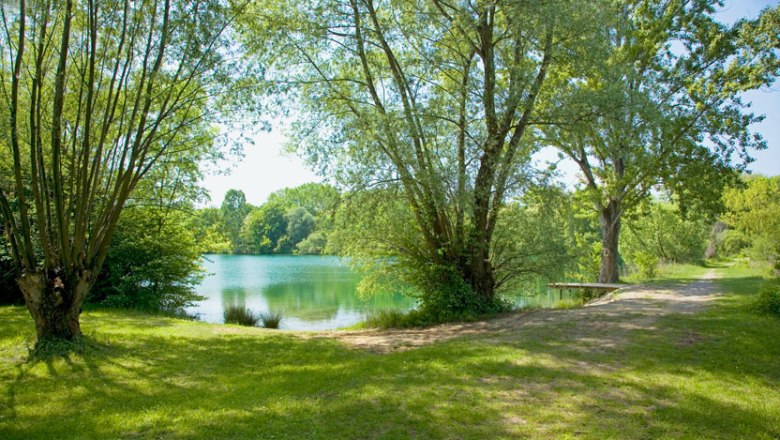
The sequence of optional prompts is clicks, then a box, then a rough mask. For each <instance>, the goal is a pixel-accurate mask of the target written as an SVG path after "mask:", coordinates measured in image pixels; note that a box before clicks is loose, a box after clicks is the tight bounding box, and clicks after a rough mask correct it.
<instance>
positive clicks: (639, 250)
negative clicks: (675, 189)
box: [620, 201, 711, 278]
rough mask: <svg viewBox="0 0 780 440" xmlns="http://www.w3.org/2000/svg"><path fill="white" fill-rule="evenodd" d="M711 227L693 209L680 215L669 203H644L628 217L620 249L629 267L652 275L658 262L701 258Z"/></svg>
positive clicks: (649, 275) (645, 275) (694, 260)
mask: <svg viewBox="0 0 780 440" xmlns="http://www.w3.org/2000/svg"><path fill="white" fill-rule="evenodd" d="M710 229H711V228H710V225H709V222H708V221H707V219H706V218H705V217H704V216H701V215H697V213H695V212H692V211H688V212H687V215H683V214H682V213H681V212H680V211H679V210H678V208H677V207H676V206H675V205H672V204H670V203H666V202H661V201H655V202H651V203H647V204H645V205H644V206H643V207H642V208H641V209H640V210H639V211H638V212H635V213H632V214H631V215H629V216H627V218H626V221H625V222H624V232H623V234H622V237H623V240H622V241H621V243H620V252H621V255H623V256H624V257H625V258H626V260H627V263H628V265H629V266H630V267H632V268H633V269H635V270H637V271H639V272H640V273H642V275H643V276H644V277H645V278H652V277H653V276H654V275H655V270H656V269H657V267H658V265H659V264H660V263H672V262H674V263H697V262H701V261H703V259H704V252H705V250H706V247H707V240H708V237H709V235H710Z"/></svg>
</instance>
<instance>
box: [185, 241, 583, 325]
mask: <svg viewBox="0 0 780 440" xmlns="http://www.w3.org/2000/svg"><path fill="white" fill-rule="evenodd" d="M204 266H205V269H206V270H207V271H208V272H209V273H211V274H212V275H211V276H208V277H206V278H205V279H204V280H203V282H202V283H201V285H200V286H198V289H197V292H198V294H200V295H202V296H205V297H206V299H205V300H204V301H202V302H200V303H198V304H197V306H196V307H194V308H192V309H191V310H190V312H191V313H195V314H197V315H198V316H199V317H200V319H201V320H204V321H207V322H214V323H221V322H223V316H222V311H223V310H224V309H225V308H226V307H229V306H238V307H247V308H249V309H251V310H253V311H254V312H267V311H274V312H282V314H283V315H284V321H283V322H282V328H286V329H295V330H321V329H334V328H339V327H346V326H350V325H353V324H356V323H357V322H359V321H361V320H363V319H364V318H365V317H366V315H367V314H368V313H370V312H371V311H372V310H378V309H400V310H409V309H411V308H412V307H414V306H415V301H414V300H413V299H411V298H408V297H405V296H402V295H383V296H372V297H370V298H361V297H359V296H358V295H357V293H356V287H357V284H358V282H359V281H360V276H359V275H358V274H355V273H354V272H352V271H351V270H350V268H349V267H348V266H347V265H346V264H345V263H344V261H342V260H341V259H339V258H338V257H318V256H256V255H207V256H206V257H205V259H204ZM520 290H521V291H523V292H526V293H528V292H531V293H532V294H533V296H520ZM569 297H571V293H570V292H567V291H564V292H563V295H562V296H561V295H560V293H559V292H558V291H557V290H548V289H546V287H545V284H544V282H543V281H542V280H538V282H535V283H530V284H528V285H526V286H525V287H523V288H522V289H519V291H518V294H517V295H515V296H513V298H512V299H513V301H514V302H515V304H517V305H518V306H531V307H552V306H553V305H554V304H555V302H556V301H558V300H559V299H565V298H569Z"/></svg>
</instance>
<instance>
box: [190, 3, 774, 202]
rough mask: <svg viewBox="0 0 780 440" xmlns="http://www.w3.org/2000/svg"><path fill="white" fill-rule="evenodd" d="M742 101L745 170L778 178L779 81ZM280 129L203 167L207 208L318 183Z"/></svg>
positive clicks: (728, 14) (733, 8)
mask: <svg viewBox="0 0 780 440" xmlns="http://www.w3.org/2000/svg"><path fill="white" fill-rule="evenodd" d="M777 4H778V0H729V1H726V2H725V6H724V7H723V8H722V9H721V10H720V11H719V12H718V14H717V15H716V17H717V18H718V19H719V20H720V21H722V22H724V23H728V24H732V23H734V22H735V21H736V20H738V19H739V18H742V17H746V18H753V17H756V16H757V15H758V13H759V12H760V11H761V10H762V9H764V8H765V7H767V6H775V5H777ZM744 100H745V102H752V109H753V112H754V113H756V114H764V115H766V119H765V120H764V121H763V122H761V123H759V124H756V125H754V127H753V128H754V130H755V131H756V132H758V133H760V134H761V135H762V136H763V137H764V139H765V140H766V143H767V149H766V150H763V151H757V152H754V153H753V154H752V156H753V157H754V158H755V161H754V162H753V163H751V164H750V165H749V169H750V170H751V171H752V172H753V173H756V174H764V175H768V176H773V175H780V81H778V82H776V83H775V84H774V85H773V86H772V87H771V88H766V89H762V90H755V91H752V92H750V93H747V94H745V96H744ZM281 126H282V124H281V123H277V124H272V127H271V131H270V132H266V131H258V132H257V133H256V134H254V135H253V136H251V137H252V138H253V139H254V144H253V145H245V146H244V156H243V157H242V158H241V159H240V160H235V161H233V162H225V163H220V164H212V166H210V167H209V168H211V169H221V170H222V172H221V173H214V172H210V173H209V174H207V175H206V177H205V178H204V180H203V186H204V187H205V188H206V190H208V192H209V194H210V196H211V201H210V202H209V203H206V205H207V206H214V207H218V206H220V205H221V204H222V200H223V198H224V196H225V193H226V192H227V191H228V190H229V189H232V188H234V189H240V190H242V191H244V193H245V194H246V200H247V202H249V203H251V204H253V205H260V204H262V203H264V202H265V200H266V199H267V198H268V195H269V194H271V193H272V192H274V191H277V190H279V189H282V188H291V187H295V186H298V185H301V184H303V183H307V182H321V181H323V179H322V178H321V177H319V176H317V175H316V174H314V173H313V172H312V171H311V170H310V169H309V168H307V166H306V165H305V164H304V162H303V161H302V160H301V159H300V158H298V157H296V156H294V155H292V154H290V153H285V152H283V145H284V142H285V139H286V137H285V134H284V130H283V129H282V128H281ZM545 159H546V157H545V155H542V156H540V157H539V160H542V161H543V160H545ZM561 169H562V171H563V172H564V173H572V174H573V173H575V171H574V170H575V167H574V166H572V164H569V165H565V164H562V166H561Z"/></svg>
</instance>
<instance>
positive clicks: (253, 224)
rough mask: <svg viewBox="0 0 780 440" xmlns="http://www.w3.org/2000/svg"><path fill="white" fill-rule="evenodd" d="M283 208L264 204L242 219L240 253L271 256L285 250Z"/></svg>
mask: <svg viewBox="0 0 780 440" xmlns="http://www.w3.org/2000/svg"><path fill="white" fill-rule="evenodd" d="M284 214H285V212H284V208H283V207H282V206H281V205H279V204H277V203H265V204H263V205H262V206H260V207H259V208H255V209H253V210H252V212H250V213H249V215H247V216H246V218H244V224H243V225H242V226H241V251H242V252H243V253H249V254H271V253H280V252H283V251H284V250H286V247H285V243H286V239H285V240H283V237H285V234H286V233H287V219H286V218H285V215H284Z"/></svg>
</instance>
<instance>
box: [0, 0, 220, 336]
mask: <svg viewBox="0 0 780 440" xmlns="http://www.w3.org/2000/svg"><path fill="white" fill-rule="evenodd" d="M1 8H2V9H1V11H2V20H3V23H2V25H3V29H2V30H3V32H2V34H1V35H0V40H1V41H2V49H0V50H2V57H1V58H2V61H0V75H2V76H1V77H0V88H1V89H0V99H2V101H3V104H2V110H0V116H1V121H2V122H1V124H0V127H1V128H0V147H2V153H0V156H2V160H0V166H2V168H3V169H2V173H0V210H2V212H3V215H2V219H3V221H4V223H5V224H4V228H3V230H4V232H5V234H6V239H7V242H8V245H9V248H10V253H11V255H12V257H13V259H14V261H15V264H16V265H17V267H18V270H19V277H18V280H17V281H18V284H19V286H20V287H21V290H22V292H23V294H24V299H25V302H26V304H27V308H28V309H29V311H30V314H31V315H32V317H33V319H34V321H35V325H36V329H37V334H38V340H39V341H44V340H48V339H73V338H75V337H77V336H79V335H80V334H81V328H80V325H79V315H80V313H81V306H82V303H83V301H84V299H85V297H86V296H87V293H88V292H89V290H90V288H91V287H92V286H93V284H94V283H95V281H96V279H97V275H98V273H99V271H100V268H101V266H102V265H103V262H104V260H105V258H106V255H107V253H108V248H109V243H110V241H111V237H112V235H113V233H114V230H115V228H116V225H117V222H118V221H119V217H120V213H121V212H122V209H123V207H124V206H125V203H126V202H127V200H128V198H130V197H131V194H132V193H133V190H134V188H135V187H136V186H137V185H138V184H139V181H141V180H142V179H143V178H144V176H145V175H147V174H148V173H149V172H150V170H152V169H154V168H155V166H157V165H158V164H160V163H161V162H163V161H166V160H167V159H170V158H171V157H172V156H176V157H177V158H179V160H182V158H184V157H187V156H186V151H185V150H187V149H189V148H191V147H193V144H195V143H200V142H203V141H204V140H205V141H209V136H208V134H209V130H207V129H206V128H208V126H209V124H211V120H210V117H211V116H212V113H209V112H207V111H206V110H207V103H208V101H209V97H210V95H212V94H213V93H215V92H216V91H217V90H216V88H217V87H220V86H223V85H224V84H227V83H228V81H227V79H228V78H227V77H219V75H218V67H219V66H220V65H221V55H220V51H218V50H217V48H218V47H219V46H225V43H224V42H221V41H220V39H221V36H222V35H223V32H224V30H225V28H226V26H227V24H228V20H229V16H230V14H229V13H228V12H229V11H228V10H227V8H226V6H225V5H223V4H221V3H220V2H217V1H195V0H193V1H171V0H140V1H137V0H108V1H103V0H100V1H97V0H63V1H47V0H40V1H26V0H20V1H19V2H18V3H17V4H15V5H12V4H10V3H7V2H3V4H2V6H1ZM217 80H218V81H217ZM204 135H205V136H204ZM198 148H201V147H200V146H198Z"/></svg>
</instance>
